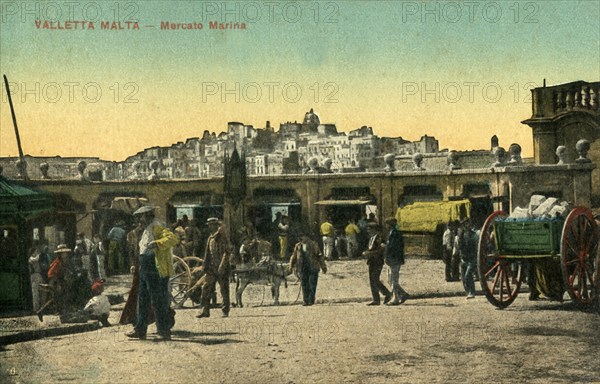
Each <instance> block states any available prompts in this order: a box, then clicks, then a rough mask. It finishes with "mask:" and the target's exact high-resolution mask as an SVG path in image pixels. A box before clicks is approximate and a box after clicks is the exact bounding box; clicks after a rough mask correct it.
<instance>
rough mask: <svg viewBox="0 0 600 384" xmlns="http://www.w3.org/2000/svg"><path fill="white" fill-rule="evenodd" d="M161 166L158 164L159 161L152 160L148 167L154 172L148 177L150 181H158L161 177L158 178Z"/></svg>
mask: <svg viewBox="0 0 600 384" xmlns="http://www.w3.org/2000/svg"><path fill="white" fill-rule="evenodd" d="M159 165H160V164H159V163H158V160H156V159H155V160H152V161H150V163H149V164H148V167H150V169H151V170H152V173H151V174H150V175H149V176H148V180H158V179H159V176H158V166H159Z"/></svg>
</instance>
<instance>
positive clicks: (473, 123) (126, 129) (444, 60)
mask: <svg viewBox="0 0 600 384" xmlns="http://www.w3.org/2000/svg"><path fill="white" fill-rule="evenodd" d="M1 3H2V4H1V6H2V8H1V10H2V15H1V17H2V22H1V24H0V70H1V71H2V73H3V74H6V75H7V76H8V77H9V80H10V81H11V82H16V83H19V84H21V86H22V85H23V84H25V87H32V88H33V89H35V84H36V83H39V84H40V93H41V92H42V91H41V88H43V86H44V85H45V84H49V83H57V84H60V85H61V90H62V91H63V93H64V92H66V91H67V87H65V86H64V83H65V82H76V83H79V84H82V85H84V84H88V83H90V82H94V83H97V84H99V86H100V87H101V89H102V92H103V93H102V98H101V100H100V101H99V102H96V103H90V102H87V101H86V100H84V99H83V98H82V97H81V94H79V95H78V96H79V97H75V100H73V102H69V101H68V100H67V97H66V95H63V97H62V98H61V99H60V100H59V101H58V102H55V103H50V102H47V101H46V100H44V97H42V98H41V99H42V100H40V102H35V101H33V99H32V97H31V96H28V98H27V99H26V100H25V102H22V99H21V98H20V97H19V95H15V107H16V108H17V110H18V112H17V113H18V117H19V122H20V126H21V130H22V135H23V139H24V140H23V141H24V147H25V150H26V152H28V153H31V154H33V155H42V154H44V155H55V154H59V155H81V156H83V155H94V156H100V157H104V158H107V159H115V160H120V159H122V158H124V157H126V156H127V155H129V154H132V153H135V152H137V151H139V150H141V149H143V148H144V147H146V146H150V145H168V144H170V143H172V142H175V141H178V140H183V139H185V138H187V137H190V136H199V135H201V133H202V130H204V129H209V130H216V131H221V130H223V129H225V128H226V123H227V121H243V122H245V123H247V124H254V125H255V126H264V121H265V120H271V121H272V123H273V124H274V125H276V126H277V125H278V123H280V122H283V121H286V120H296V119H301V118H302V116H303V114H304V112H305V111H306V110H308V109H309V108H311V107H314V108H315V110H316V111H317V112H318V113H319V114H320V115H321V118H322V120H323V121H324V122H333V123H336V124H337V125H338V129H339V130H342V131H349V130H351V129H355V128H357V127H360V126H361V125H365V124H367V125H371V126H373V128H374V129H375V132H376V133H377V134H379V135H382V136H383V135H387V136H398V135H401V136H403V137H405V138H408V139H415V140H416V139H418V138H419V137H420V136H421V135H423V134H429V135H434V136H436V137H437V138H438V139H439V140H440V145H441V146H442V147H450V148H456V149H469V148H474V147H475V148H487V147H488V145H489V137H490V136H491V135H492V134H494V133H496V134H498V136H499V137H500V140H501V144H502V145H505V146H508V145H509V144H510V142H512V141H518V142H519V143H520V144H521V145H522V146H523V147H524V149H525V152H526V154H527V153H528V152H530V151H531V132H530V129H529V128H528V127H526V126H523V125H521V124H520V121H521V120H523V119H526V118H528V117H529V116H530V113H531V106H530V103H528V101H527V99H526V97H527V95H528V94H529V91H528V87H527V85H528V83H533V84H536V85H537V86H541V83H542V79H543V78H546V79H547V81H548V84H549V85H552V84H559V83H564V82H570V81H575V80H587V81H598V80H600V21H599V20H600V2H599V1H594V0H590V1H543V2H542V1H540V2H532V1H523V2H519V1H516V2H515V1H497V2H489V1H483V2H479V1H473V2H466V3H465V2H462V1H456V2H451V1H450V2H448V1H445V2H435V1H428V2H420V1H408V2H402V1H389V2H386V1H381V2H380V1H377V2H374V1H371V2H365V1H323V2H313V1H299V2H284V1H282V2H278V3H279V4H280V6H279V7H277V8H276V9H275V10H274V13H273V15H274V20H269V17H268V15H267V10H268V8H267V7H268V4H269V2H262V1H257V2H251V4H252V5H251V6H248V5H247V4H248V2H236V1H229V2H227V4H228V5H227V6H228V7H230V8H231V9H236V7H237V9H239V12H234V13H235V14H230V15H228V16H227V17H228V21H232V18H236V19H237V20H238V21H247V22H246V27H247V29H246V30H244V31H239V30H227V31H214V30H210V29H209V26H208V21H210V20H215V21H224V20H223V19H224V17H225V15H223V13H222V12H220V11H221V10H218V9H217V10H216V13H215V14H213V15H206V14H205V12H204V11H206V10H207V9H208V10H211V9H212V10H215V8H214V7H215V6H216V7H220V6H221V5H222V4H223V3H224V2H222V1H219V2H194V1H181V2H178V1H134V2H127V1H123V2H116V3H118V4H119V7H120V14H121V16H122V19H123V18H124V17H125V16H126V15H127V14H128V13H129V12H134V15H135V18H137V19H138V20H139V23H140V27H141V30H140V31H103V30H101V29H100V25H99V22H97V23H96V24H95V25H96V29H95V30H84V31H82V30H77V31H64V30H62V31H57V30H43V29H40V30H38V29H37V28H36V26H35V22H34V20H35V16H34V15H32V14H28V13H25V10H31V9H34V8H33V7H34V6H35V4H41V5H40V7H41V8H39V15H40V16H41V17H42V18H44V17H45V16H50V17H53V14H52V13H49V12H51V11H52V10H48V9H44V8H43V7H44V6H46V5H45V4H46V3H36V2H12V1H9V2H6V1H2V2H1ZM57 3H58V4H63V3H62V2H57ZM89 3H92V2H85V1H83V2H79V4H80V6H78V7H76V8H75V9H74V14H75V15H76V17H75V18H74V19H75V20H81V19H82V17H81V16H82V15H83V7H84V6H88V10H89V11H90V12H91V11H93V10H96V9H99V10H100V11H101V12H102V17H101V20H110V21H112V20H114V11H115V5H114V4H115V1H113V0H111V1H106V2H104V1H95V2H93V4H92V5H89ZM285 4H288V5H290V4H291V5H290V6H289V7H288V9H287V11H288V13H287V14H286V16H288V18H291V17H293V16H294V15H295V14H294V12H293V11H294V6H297V7H299V8H300V9H301V10H302V15H301V16H300V17H299V19H298V21H297V22H288V21H286V20H285V19H284V17H283V16H284V13H283V9H282V8H283V5H285ZM466 4H472V6H475V8H474V12H473V13H472V16H473V20H470V17H469V12H468V10H469V8H467V6H466ZM317 6H318V8H319V16H318V18H317V20H315V9H316V7H317ZM459 6H460V8H461V9H462V14H461V15H460V16H459V15H458V14H456V10H457V9H458V7H459ZM211 7H213V8H211ZM244 7H246V8H244ZM252 7H257V8H260V9H261V12H262V17H261V19H260V20H258V21H257V22H255V23H251V22H249V20H247V18H246V17H245V16H246V14H245V13H244V10H248V11H252V10H253V9H256V8H252ZM471 9H473V8H471ZM484 9H485V10H487V13H485V12H484ZM517 9H518V15H517V14H516V10H517ZM427 10H433V11H434V13H437V17H438V20H435V16H434V15H433V14H431V13H429V14H427V13H426V14H422V12H426V11H427ZM498 10H499V11H500V12H501V15H500V14H499V13H498V12H497V11H498ZM67 11H68V9H66V8H65V7H63V8H62V9H61V12H62V15H61V16H62V17H60V18H58V20H60V21H61V22H63V23H64V21H66V20H68V19H69V18H68V17H66V16H67ZM88 15H91V16H93V14H88ZM248 15H249V16H252V15H253V14H248ZM327 15H332V18H331V19H330V20H328V21H335V22H331V23H330V22H325V17H326V16H327ZM161 21H170V22H193V21H198V22H203V24H204V29H203V30H200V31H163V30H160V22H161ZM147 26H154V28H149V27H147ZM265 82H275V83H278V84H280V87H279V90H278V92H277V93H276V97H275V100H274V101H273V102H270V101H268V100H266V95H263V97H262V98H261V100H259V101H258V102H255V103H254V102H250V101H249V100H246V99H245V98H244V97H242V98H241V100H240V101H239V102H235V101H234V100H233V97H232V96H229V97H228V98H227V100H226V102H222V101H221V96H220V93H217V95H211V96H210V97H207V100H205V101H203V100H202V96H203V95H202V84H203V83H204V84H207V83H211V84H212V83H214V84H218V85H219V88H220V85H221V84H223V83H224V84H225V86H226V87H231V88H234V87H235V84H236V83H238V84H239V85H240V87H243V86H244V85H247V84H248V83H257V84H259V85H261V90H262V91H263V92H266V91H267V87H266V86H264V83H265ZM466 82H475V83H476V84H478V85H477V86H476V88H475V96H474V98H473V100H469V98H468V95H467V93H466V92H467V91H468V88H467V87H466V86H465V83H466ZM115 83H118V84H119V86H118V87H119V88H120V94H119V100H118V101H117V102H115V100H114V96H115V95H114V90H111V89H110V87H111V86H112V87H114V84H115ZM126 83H135V84H136V86H137V88H136V89H137V91H136V93H135V98H136V99H137V100H138V102H137V103H134V104H125V103H123V102H122V98H123V96H124V95H126V94H127V93H128V90H125V89H123V84H126ZM288 83H294V84H298V85H299V86H300V87H301V90H302V97H301V98H300V100H299V101H298V102H295V103H293V102H289V100H285V99H284V97H282V93H281V86H283V85H284V84H288ZM315 83H317V84H318V86H317V88H319V90H320V93H319V97H318V98H317V97H316V95H315V92H314V90H313V89H311V86H313V85H314V84H315ZM326 83H331V84H334V85H335V89H336V90H337V92H336V93H335V97H334V99H335V100H336V101H337V102H334V103H326V102H324V100H323V97H324V96H325V95H326V94H327V93H328V91H330V90H331V89H332V88H329V89H325V88H324V84H326ZM407 84H408V85H411V84H412V85H416V86H417V87H418V88H419V89H418V91H417V93H416V94H415V95H412V94H411V95H404V97H403V94H402V92H403V89H404V90H406V87H407ZM436 84H437V85H438V87H439V91H434V92H437V93H438V94H439V96H440V97H439V99H440V100H439V101H437V102H436V100H435V95H431V94H430V95H429V96H427V95H425V102H423V99H422V87H425V88H428V89H434V90H435V89H436ZM448 84H458V85H459V87H460V90H461V91H462V92H463V94H462V96H461V97H459V98H458V99H457V100H455V99H452V98H453V97H454V96H452V94H444V93H443V92H444V89H445V88H444V87H445V86H447V85H448ZM485 84H493V85H494V87H497V88H499V89H500V91H501V92H502V96H501V97H500V98H499V99H498V100H496V101H495V102H490V101H486V100H485V99H484V97H483V95H482V87H483V86H484V85H485ZM529 86H531V84H529ZM19 89H21V88H19ZM450 91H452V90H451V89H450ZM517 92H518V93H517ZM3 93H4V91H3ZM42 96H43V95H42ZM76 96H77V94H76ZM487 96H489V95H487ZM205 97H206V95H205ZM449 99H452V100H450V101H455V102H449ZM515 99H516V102H515ZM7 112H8V107H7V103H6V101H5V99H3V102H2V104H1V114H0V129H1V131H0V138H1V140H2V142H1V146H0V155H12V154H14V153H16V148H15V147H14V138H13V136H14V135H13V134H12V123H11V121H10V115H9V113H7ZM42 127H44V129H42ZM48 130H52V131H53V132H54V135H52V136H49V137H46V136H44V135H45V132H47V131H48ZM141 133H143V134H141ZM140 136H141V137H140ZM41 137H43V139H40V138H41ZM72 137H80V138H81V139H80V140H78V141H74V140H73V139H72ZM133 138H135V140H132V139H133ZM115 140H116V142H117V143H119V144H118V145H116V146H115V145H114V143H115ZM82 143H83V144H82ZM529 154H530V153H529Z"/></svg>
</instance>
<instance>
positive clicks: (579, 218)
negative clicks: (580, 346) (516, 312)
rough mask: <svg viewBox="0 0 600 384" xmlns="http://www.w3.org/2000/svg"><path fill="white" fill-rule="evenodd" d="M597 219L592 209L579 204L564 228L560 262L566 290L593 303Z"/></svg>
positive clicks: (578, 299) (582, 301) (579, 300)
mask: <svg viewBox="0 0 600 384" xmlns="http://www.w3.org/2000/svg"><path fill="white" fill-rule="evenodd" d="M596 230H597V229H596V221H595V220H594V217H593V216H592V213H591V212H590V210H589V209H587V208H584V207H576V208H574V209H573V210H572V211H571V212H570V213H569V216H567V220H566V221H565V225H564V227H563V231H562V243H561V253H560V265H561V269H562V275H563V282H564V283H565V289H566V290H567V292H569V296H571V299H573V300H575V301H577V302H578V303H579V304H583V305H590V304H592V302H593V300H594V297H595V295H596V288H595V282H596V281H595V280H596V279H597V277H594V273H597V272H596V269H597V266H595V265H594V264H596V260H595V258H596V242H597V240H598V234H597V232H596Z"/></svg>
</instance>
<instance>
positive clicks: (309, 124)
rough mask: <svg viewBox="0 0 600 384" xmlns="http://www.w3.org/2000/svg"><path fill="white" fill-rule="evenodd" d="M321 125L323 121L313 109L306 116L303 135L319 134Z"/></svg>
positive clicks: (303, 123)
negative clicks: (309, 133) (306, 133)
mask: <svg viewBox="0 0 600 384" xmlns="http://www.w3.org/2000/svg"><path fill="white" fill-rule="evenodd" d="M319 124H321V120H320V119H319V116H318V115H317V114H316V113H315V111H314V110H313V109H312V108H311V109H310V111H308V112H306V114H305V115H304V120H303V121H302V130H301V133H304V132H317V128H318V127H319Z"/></svg>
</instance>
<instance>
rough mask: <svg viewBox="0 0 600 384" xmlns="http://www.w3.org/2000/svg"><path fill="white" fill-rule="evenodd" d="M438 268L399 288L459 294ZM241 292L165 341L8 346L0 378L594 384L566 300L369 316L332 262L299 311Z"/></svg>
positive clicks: (442, 302) (354, 274)
mask: <svg viewBox="0 0 600 384" xmlns="http://www.w3.org/2000/svg"><path fill="white" fill-rule="evenodd" d="M440 268H441V263H439V262H434V261H423V262H422V263H420V264H419V265H418V266H417V264H416V263H413V265H412V266H410V263H409V264H407V267H406V268H405V269H404V270H403V272H402V281H403V285H404V286H405V288H406V289H407V290H408V291H409V292H410V293H412V294H413V295H415V296H417V297H423V295H421V293H422V292H428V291H435V290H436V289H438V290H439V289H440V288H439V287H443V289H442V290H444V289H445V290H451V289H455V288H457V287H458V288H460V286H459V284H460V283H445V282H441V281H440V280H441V276H442V275H441V271H440V270H439V269H440ZM427 269H431V270H432V271H433V272H432V274H433V275H434V277H435V279H436V280H437V281H431V274H428V273H426V272H427ZM411 270H412V272H413V273H412V275H411V273H410V272H411ZM422 270H424V271H425V272H423V271H422ZM428 275H429V278H425V277H423V278H422V280H423V281H419V279H421V277H420V276H428ZM413 277H414V278H413ZM444 284H455V285H456V286H452V287H447V286H444ZM436 286H437V287H438V288H436ZM444 287H445V288H444ZM251 288H252V289H249V290H248V291H247V292H246V293H245V295H244V299H245V302H246V304H247V306H246V307H244V308H234V309H232V311H231V314H230V317H229V318H221V317H220V311H219V310H213V311H212V314H211V317H210V318H209V319H196V318H195V315H196V314H197V313H198V310H197V309H193V308H190V307H189V305H188V307H186V308H184V309H182V310H179V311H178V312H177V324H176V325H175V327H174V329H173V340H172V341H170V342H156V341H154V339H155V335H152V334H150V335H149V338H148V340H146V341H132V340H128V339H127V338H126V337H125V336H124V333H125V332H126V331H128V330H129V329H130V328H129V327H118V326H113V327H110V328H105V329H101V330H98V331H95V332H88V333H83V334H74V335H68V336H62V337H56V338H48V339H43V340H38V341H33V342H25V343H19V344H14V345H9V346H7V347H5V348H4V349H3V350H0V365H1V367H0V368H1V370H2V371H1V372H2V374H3V376H4V377H3V378H2V380H0V381H2V382H7V383H60V382H73V383H185V382H188V383H197V382H207V383H208V382H210V383H312V382H315V383H338V382H350V383H482V382H491V383H500V382H501V383H525V382H527V383H574V382H582V383H596V382H600V359H598V350H599V349H598V347H599V345H600V333H599V332H598V329H599V327H598V325H599V322H600V317H599V316H598V314H596V313H591V312H584V311H581V310H578V309H576V308H574V306H573V305H571V304H570V303H569V302H565V303H563V304H560V303H556V302H549V301H544V300H542V301H537V302H530V301H528V300H527V297H526V295H523V297H519V298H517V300H516V301H515V303H513V305H512V306H510V307H509V308H507V309H505V310H497V309H495V308H494V307H493V306H492V305H490V304H489V303H488V302H487V300H486V299H485V298H484V297H483V296H477V297H476V298H475V299H473V300H465V298H464V297H441V298H416V299H412V300H408V301H407V302H406V303H405V304H403V305H402V306H398V307H387V306H383V305H382V306H378V307H370V306H366V305H365V303H366V302H367V301H368V299H369V290H368V284H367V282H366V266H365V265H364V261H351V262H338V263H332V264H331V265H330V273H328V274H327V275H321V277H320V281H319V289H318V292H317V296H318V298H319V299H320V300H319V301H318V303H317V305H315V306H311V307H303V306H301V305H299V304H298V303H294V301H295V299H296V297H297V293H298V288H299V287H298V285H297V284H290V285H289V287H288V288H287V289H285V288H282V302H283V304H284V305H281V306H278V307H275V306H272V305H271V302H270V299H269V295H268V294H265V298H264V299H263V297H262V296H263V288H262V287H251ZM261 302H263V304H262V305H260V304H261ZM119 314H120V311H119V310H118V308H116V309H115V310H114V311H113V313H112V314H111V320H113V322H115V323H116V319H117V318H118V316H119ZM153 331H154V326H151V327H150V329H149V332H153Z"/></svg>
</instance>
